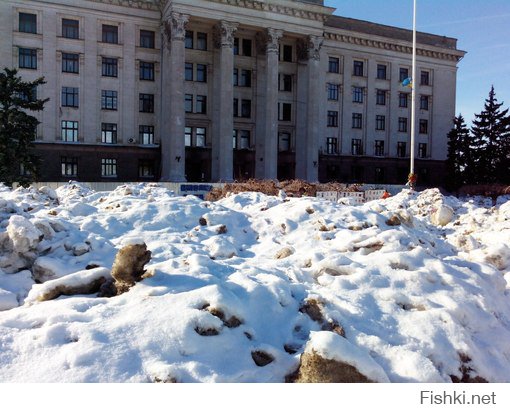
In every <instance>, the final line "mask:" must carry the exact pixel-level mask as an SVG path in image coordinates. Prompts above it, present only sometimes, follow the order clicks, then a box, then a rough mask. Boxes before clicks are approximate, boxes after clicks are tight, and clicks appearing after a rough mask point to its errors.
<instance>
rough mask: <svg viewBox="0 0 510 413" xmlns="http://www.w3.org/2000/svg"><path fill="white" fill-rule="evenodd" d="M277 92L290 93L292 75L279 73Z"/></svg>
mask: <svg viewBox="0 0 510 413" xmlns="http://www.w3.org/2000/svg"><path fill="white" fill-rule="evenodd" d="M279 83H280V84H279V86H280V87H279V90H280V91H282V92H292V75H287V74H283V73H280V82H279Z"/></svg>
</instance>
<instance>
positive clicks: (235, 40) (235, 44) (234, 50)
mask: <svg viewBox="0 0 510 413" xmlns="http://www.w3.org/2000/svg"><path fill="white" fill-rule="evenodd" d="M232 52H233V53H234V56H237V55H238V54H239V37H234V47H233V49H232Z"/></svg>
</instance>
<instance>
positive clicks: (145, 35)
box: [140, 30, 156, 49]
mask: <svg viewBox="0 0 510 413" xmlns="http://www.w3.org/2000/svg"><path fill="white" fill-rule="evenodd" d="M155 37H156V34H155V33H154V32H153V31H152V30H140V47H144V48H146V49H154V47H155Z"/></svg>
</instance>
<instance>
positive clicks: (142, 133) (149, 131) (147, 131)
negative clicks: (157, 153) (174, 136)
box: [138, 125, 154, 145]
mask: <svg viewBox="0 0 510 413" xmlns="http://www.w3.org/2000/svg"><path fill="white" fill-rule="evenodd" d="M138 141H139V142H140V144H142V145H154V126H152V125H140V126H138Z"/></svg>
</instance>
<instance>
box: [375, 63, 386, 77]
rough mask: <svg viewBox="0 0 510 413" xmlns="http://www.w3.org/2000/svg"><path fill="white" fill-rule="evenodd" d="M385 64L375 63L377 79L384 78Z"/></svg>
mask: <svg viewBox="0 0 510 413" xmlns="http://www.w3.org/2000/svg"><path fill="white" fill-rule="evenodd" d="M386 70H387V69H386V65H377V79H382V80H385V79H386Z"/></svg>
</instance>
